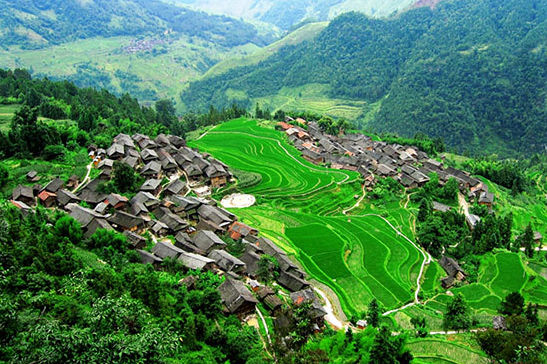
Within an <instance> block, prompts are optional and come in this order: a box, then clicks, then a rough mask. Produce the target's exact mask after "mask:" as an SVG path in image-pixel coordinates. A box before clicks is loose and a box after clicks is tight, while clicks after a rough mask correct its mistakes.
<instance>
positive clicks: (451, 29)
mask: <svg viewBox="0 0 547 364" xmlns="http://www.w3.org/2000/svg"><path fill="white" fill-rule="evenodd" d="M546 9H547V1H546V0H531V1H526V2H522V1H518V0H510V1H501V0H479V1H476V0H458V1H446V2H441V3H439V4H437V6H436V7H435V8H434V9H430V8H428V7H425V8H418V9H414V10H412V11H408V12H405V13H403V14H402V15H400V16H397V17H395V18H391V19H388V20H375V19H370V18H368V17H366V16H364V15H362V14H358V13H348V14H344V15H342V16H340V17H338V18H336V19H335V20H334V21H333V22H332V23H331V24H330V25H329V27H327V28H326V29H325V30H324V31H323V32H322V33H321V34H320V35H319V36H318V37H316V38H315V39H314V40H313V41H310V42H307V43H304V44H301V45H297V46H293V47H287V48H285V49H283V50H281V51H279V52H278V53H276V54H275V55H273V56H272V57H270V58H269V59H267V60H265V61H263V62H261V63H260V64H258V65H255V66H248V67H241V68H238V69H234V70H230V71H228V72H226V73H224V74H222V75H218V76H215V77H211V78H208V79H205V80H202V81H199V82H195V83H193V84H191V85H190V87H189V88H188V89H186V90H185V91H184V92H183V93H182V100H183V101H184V102H185V103H186V105H187V106H188V108H190V109H204V108H206V107H208V105H209V104H210V103H213V104H216V105H221V104H225V103H228V102H232V101H238V102H239V103H247V104H248V105H249V104H251V103H252V102H255V101H257V100H261V101H264V100H266V101H267V100H274V99H275V97H276V96H277V95H278V94H279V92H280V91H281V90H282V89H284V90H286V89H287V88H298V87H303V86H306V85H320V86H321V87H323V88H324V89H325V90H326V91H325V92H324V93H325V97H329V98H333V99H343V100H348V102H355V101H365V102H366V103H367V106H366V107H363V115H362V117H361V118H360V119H361V121H366V127H367V128H370V129H373V130H375V131H379V132H397V133H399V134H402V135H414V134H415V133H417V132H423V133H426V134H429V135H430V136H434V137H443V138H444V139H445V141H446V142H447V144H448V145H450V146H451V147H454V148H455V149H457V150H458V151H461V152H463V151H470V152H475V153H493V152H495V153H499V154H501V155H516V154H528V153H530V152H534V151H540V150H544V148H545V145H546V144H547V141H546V137H545V136H546V135H547V123H546V122H545V120H546V115H545V101H546V87H545V86H546V81H547V75H546V70H547V57H546V46H547V44H546V43H547V41H546V40H547V38H546V37H545V34H546V30H547V22H546V19H547V16H546V13H547V10H546ZM234 95H237V97H234ZM266 103H267V102H266ZM270 106H273V107H275V106H276V105H275V102H272V104H270ZM370 110H373V111H374V112H369V111H370ZM365 113H366V115H365Z"/></svg>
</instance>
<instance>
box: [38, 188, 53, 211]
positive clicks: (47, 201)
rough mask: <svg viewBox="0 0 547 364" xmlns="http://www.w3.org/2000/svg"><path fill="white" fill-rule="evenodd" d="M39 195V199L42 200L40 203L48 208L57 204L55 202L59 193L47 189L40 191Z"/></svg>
mask: <svg viewBox="0 0 547 364" xmlns="http://www.w3.org/2000/svg"><path fill="white" fill-rule="evenodd" d="M37 197H38V201H40V204H42V206H44V207H48V208H49V207H53V206H55V202H56V201H57V195H56V194H55V193H53V192H48V191H46V190H43V191H42V192H40V193H39V194H38V196H37Z"/></svg>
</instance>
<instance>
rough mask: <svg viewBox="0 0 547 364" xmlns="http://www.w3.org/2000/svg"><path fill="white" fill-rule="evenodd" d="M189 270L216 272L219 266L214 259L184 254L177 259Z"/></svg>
mask: <svg viewBox="0 0 547 364" xmlns="http://www.w3.org/2000/svg"><path fill="white" fill-rule="evenodd" d="M177 260H178V261H179V262H181V263H182V265H184V266H185V267H186V268H187V269H193V270H200V271H214V270H215V269H216V268H217V265H216V263H215V261H214V259H211V258H208V257H204V256H202V255H198V254H194V253H189V252H182V253H181V254H180V256H179V257H178V258H177Z"/></svg>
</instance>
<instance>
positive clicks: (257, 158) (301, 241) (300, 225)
mask: <svg viewBox="0 0 547 364" xmlns="http://www.w3.org/2000/svg"><path fill="white" fill-rule="evenodd" d="M190 144H191V145H192V146H193V147H198V148H199V149H200V150H203V151H206V152H208V153H211V154H213V155H214V156H215V157H216V158H219V159H220V160H222V161H223V162H225V163H226V164H228V165H230V166H231V167H233V168H235V169H237V170H244V171H249V172H254V173H258V174H260V175H261V177H262V178H261V182H260V183H259V184H257V185H254V186H248V187H245V188H244V192H245V193H250V194H254V195H255V196H256V197H257V199H258V202H259V204H260V205H259V206H255V207H251V208H247V209H241V210H237V211H235V212H236V213H237V214H238V215H239V216H240V217H241V218H242V220H243V221H244V222H247V223H249V224H251V225H253V226H255V227H256V228H258V229H260V231H261V232H262V233H263V234H265V235H266V236H268V237H269V238H271V239H272V240H274V241H275V242H276V243H278V244H279V245H280V246H282V247H283V248H284V249H285V250H287V251H288V252H289V253H290V254H292V255H293V256H295V258H297V259H298V260H299V261H300V263H301V264H302V265H303V266H304V267H305V268H306V269H307V271H308V272H310V273H311V275H312V276H313V278H314V279H316V280H317V281H320V282H322V283H324V284H326V285H327V286H329V287H330V288H331V289H333V290H334V291H335V292H336V293H337V295H338V296H339V298H340V301H341V304H342V306H343V309H344V311H345V312H348V313H357V312H361V311H363V310H364V309H365V307H366V305H367V304H368V303H369V302H370V300H372V298H374V297H376V298H377V299H378V300H379V301H380V302H381V304H382V305H383V306H384V307H386V308H395V307H398V306H400V305H402V304H403V303H406V302H410V301H412V299H413V290H415V289H416V279H417V276H418V273H419V270H420V266H421V262H422V259H423V258H422V255H421V253H420V252H419V251H418V250H417V249H416V248H415V247H414V246H413V245H412V244H410V243H409V242H408V241H406V240H405V239H404V238H403V237H401V236H399V235H398V234H397V232H396V231H395V230H394V229H393V228H392V227H390V226H389V225H388V224H387V223H386V222H385V221H384V220H383V219H382V218H381V217H380V216H377V215H376V214H378V213H379V212H380V211H374V210H371V211H370V213H368V214H363V216H362V217H357V216H352V217H351V218H348V217H346V216H343V215H342V214H341V213H340V210H341V208H342V207H343V208H347V207H350V206H351V205H353V204H354V203H355V199H354V196H355V195H356V194H359V193H360V190H361V187H360V184H359V183H358V180H359V178H358V175H357V173H355V172H350V171H341V170H340V171H339V170H328V169H325V168H322V167H318V166H315V165H313V164H311V163H309V162H307V161H305V160H304V159H302V158H301V157H299V154H298V152H297V151H296V149H294V148H292V147H291V146H290V145H289V144H288V143H287V142H286V141H285V140H284V139H283V137H282V134H281V133H279V132H277V131H275V130H274V129H273V128H272V127H271V126H270V127H268V126H264V125H259V124H258V123H257V122H254V121H248V120H243V119H242V120H237V121H232V122H229V123H224V124H221V125H219V126H217V127H215V128H214V129H212V130H210V131H209V132H208V133H207V134H206V135H204V136H203V137H201V138H200V139H199V140H195V141H193V142H191V143H190ZM394 210H396V209H394ZM362 212H363V211H360V213H362ZM408 217H409V216H408V214H407V215H406V216H405V217H404V218H400V216H397V214H396V213H395V214H394V215H393V216H389V217H388V219H389V220H390V221H391V222H392V224H394V225H395V226H401V225H402V224H403V223H404V221H405V220H406V219H408ZM405 232H407V231H405Z"/></svg>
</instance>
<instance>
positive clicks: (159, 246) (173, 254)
mask: <svg viewBox="0 0 547 364" xmlns="http://www.w3.org/2000/svg"><path fill="white" fill-rule="evenodd" d="M152 253H154V255H156V256H158V257H160V258H161V259H165V258H171V259H177V258H178V257H179V256H180V255H181V254H183V253H184V251H183V250H182V249H179V248H177V247H176V246H174V245H173V244H171V243H168V242H164V241H158V242H157V243H156V245H154V247H153V248H152Z"/></svg>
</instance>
